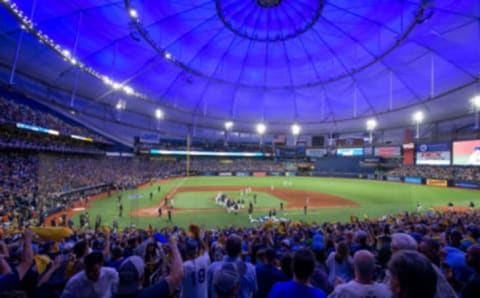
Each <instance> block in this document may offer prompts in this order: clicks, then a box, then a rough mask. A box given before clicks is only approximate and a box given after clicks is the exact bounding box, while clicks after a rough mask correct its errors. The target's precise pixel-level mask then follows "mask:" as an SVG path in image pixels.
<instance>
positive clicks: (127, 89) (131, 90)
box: [123, 86, 133, 95]
mask: <svg viewBox="0 0 480 298" xmlns="http://www.w3.org/2000/svg"><path fill="white" fill-rule="evenodd" d="M123 91H125V93H127V94H128V95H131V94H133V89H132V87H130V86H124V87H123Z"/></svg>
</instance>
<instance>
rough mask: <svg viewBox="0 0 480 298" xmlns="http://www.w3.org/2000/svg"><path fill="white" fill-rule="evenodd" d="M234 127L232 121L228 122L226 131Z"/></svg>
mask: <svg viewBox="0 0 480 298" xmlns="http://www.w3.org/2000/svg"><path fill="white" fill-rule="evenodd" d="M232 127H233V122H232V121H226V122H225V129H226V130H230V129H232Z"/></svg>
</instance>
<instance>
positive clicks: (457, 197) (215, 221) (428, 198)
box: [74, 177, 480, 227]
mask: <svg viewBox="0 0 480 298" xmlns="http://www.w3.org/2000/svg"><path fill="white" fill-rule="evenodd" d="M284 181H290V182H291V183H292V185H291V186H289V187H288V188H295V189H304V190H308V191H316V192H322V193H327V194H332V195H336V196H339V197H342V198H345V199H349V200H352V201H355V202H357V203H359V204H361V206H359V207H355V208H331V209H320V210H309V211H308V215H307V216H304V215H303V211H301V210H298V211H286V212H285V214H282V213H281V212H279V214H278V216H284V215H285V216H286V217H288V218H290V219H292V220H305V221H316V222H323V221H342V222H345V221H348V220H349V217H350V215H356V216H358V217H359V218H362V217H363V215H364V214H368V215H369V217H371V218H372V217H379V216H383V215H385V214H393V213H396V212H398V211H414V210H416V203H417V202H418V201H421V202H422V203H423V210H428V209H429V208H430V207H431V206H446V205H447V204H448V202H449V201H452V202H454V203H455V205H458V206H467V205H468V203H469V202H470V201H475V202H478V197H479V196H480V192H478V191H472V190H464V189H455V188H440V187H428V186H423V185H414V184H403V183H394V182H382V181H372V180H357V179H337V178H313V177H189V178H182V179H177V180H173V181H172V182H170V183H169V184H163V185H162V189H161V192H160V193H157V186H156V185H153V186H150V187H147V188H145V189H142V190H135V191H128V192H125V193H123V194H122V197H123V199H122V201H123V207H124V213H123V217H122V218H120V219H119V223H120V226H127V225H130V224H135V225H137V226H140V227H146V226H147V225H148V224H149V223H150V224H152V225H155V226H164V225H167V222H166V217H165V216H164V217H163V218H156V217H155V218H152V217H134V218H131V217H130V216H129V212H130V210H132V209H137V208H144V207H150V206H155V205H157V204H158V202H159V201H160V200H162V199H163V198H164V197H165V195H166V194H167V193H168V192H169V191H170V189H172V188H174V187H176V186H177V185H180V186H208V185H218V186H229V185H233V186H239V187H242V186H243V187H255V186H262V187H270V186H272V185H273V186H274V187H275V190H280V189H281V188H282V187H283V182H284ZM150 192H152V193H153V197H154V199H153V200H149V193H150ZM132 193H134V194H136V193H138V194H139V195H140V196H143V197H142V198H140V199H138V200H128V199H127V196H128V194H132ZM260 195H264V194H260V193H258V196H260ZM116 198H117V194H114V195H112V196H111V197H110V198H105V199H101V200H98V201H96V202H93V203H91V207H92V208H90V209H89V214H90V221H91V223H92V224H93V222H94V219H95V216H96V215H97V214H101V215H102V218H103V223H105V224H108V225H111V223H112V220H113V218H114V217H117V216H118V206H117V203H116ZM276 200H278V199H276ZM177 201H179V200H177ZM245 201H246V203H247V204H248V199H246V200H245ZM258 201H259V203H260V200H258ZM278 202H279V200H278ZM175 204H177V202H175ZM272 204H273V205H272V206H268V207H272V208H277V210H278V206H279V203H272ZM477 205H478V204H477ZM263 215H266V212H264V211H263V212H260V211H258V212H254V216H263ZM173 221H174V224H176V225H180V226H188V224H190V223H196V224H199V225H206V226H208V227H213V226H226V225H231V224H233V225H241V226H251V224H250V223H249V221H248V215H247V212H246V210H244V211H242V213H240V214H238V215H233V214H227V213H226V212H224V211H223V210H222V209H221V208H220V209H219V212H218V213H201V212H196V213H195V214H174V215H173ZM74 222H75V224H76V225H78V214H77V215H75V216H74Z"/></svg>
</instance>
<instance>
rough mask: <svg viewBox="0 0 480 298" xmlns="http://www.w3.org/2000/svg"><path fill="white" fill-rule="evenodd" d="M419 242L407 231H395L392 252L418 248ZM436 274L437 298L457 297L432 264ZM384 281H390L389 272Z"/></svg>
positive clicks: (387, 282) (391, 245)
mask: <svg viewBox="0 0 480 298" xmlns="http://www.w3.org/2000/svg"><path fill="white" fill-rule="evenodd" d="M417 247H418V244H417V241H416V240H415V239H414V238H413V237H412V236H410V235H408V234H406V233H394V234H392V243H391V244H390V249H391V251H392V254H393V255H394V256H395V253H396V252H399V251H404V250H415V251H416V250H417ZM432 267H433V269H434V271H435V273H436V275H437V278H436V280H437V282H436V291H435V298H456V297H457V294H455V291H454V290H453V288H452V287H451V286H450V284H449V283H448V282H447V280H446V279H445V276H444V275H443V273H442V272H441V271H440V269H439V268H438V267H436V266H432ZM384 283H386V284H389V283H390V276H389V275H388V274H387V277H386V278H385V280H384Z"/></svg>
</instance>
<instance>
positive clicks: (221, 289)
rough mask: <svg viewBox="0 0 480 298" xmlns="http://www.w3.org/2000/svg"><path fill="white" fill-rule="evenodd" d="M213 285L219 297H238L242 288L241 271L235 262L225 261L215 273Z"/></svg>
mask: <svg viewBox="0 0 480 298" xmlns="http://www.w3.org/2000/svg"><path fill="white" fill-rule="evenodd" d="M212 286H213V288H214V290H215V293H216V295H217V298H234V297H237V294H238V291H239V290H240V273H239V270H238V268H236V264H235V263H223V265H222V267H220V268H219V269H218V270H217V271H215V273H214V274H213V281H212Z"/></svg>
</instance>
